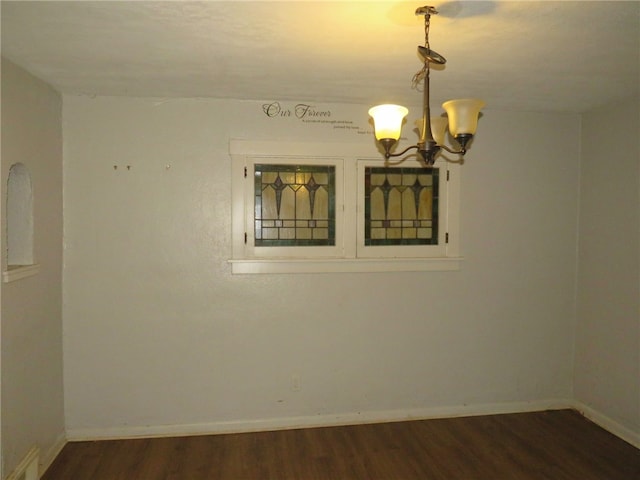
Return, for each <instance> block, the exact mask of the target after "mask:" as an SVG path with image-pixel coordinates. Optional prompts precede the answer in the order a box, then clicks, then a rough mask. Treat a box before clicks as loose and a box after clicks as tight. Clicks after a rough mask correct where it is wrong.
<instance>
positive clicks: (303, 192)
mask: <svg viewBox="0 0 640 480" xmlns="http://www.w3.org/2000/svg"><path fill="white" fill-rule="evenodd" d="M335 178H336V175H335V167H334V166H331V165H304V164H303V165H286V164H285V165H277V164H255V165H254V197H255V203H254V211H255V215H254V236H255V238H254V245H255V246H256V247H269V246H281V247H298V246H330V245H335V242H336V216H335V189H336V185H335Z"/></svg>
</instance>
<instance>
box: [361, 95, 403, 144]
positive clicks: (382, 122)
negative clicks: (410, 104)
mask: <svg viewBox="0 0 640 480" xmlns="http://www.w3.org/2000/svg"><path fill="white" fill-rule="evenodd" d="M408 113H409V110H407V109H406V108H405V107H402V106H400V105H390V104H385V105H378V106H376V107H372V108H370V109H369V115H371V116H372V117H373V127H374V129H375V135H376V140H383V139H386V138H390V139H393V140H398V139H399V138H400V131H401V130H402V121H403V120H404V117H406V116H407V114H408Z"/></svg>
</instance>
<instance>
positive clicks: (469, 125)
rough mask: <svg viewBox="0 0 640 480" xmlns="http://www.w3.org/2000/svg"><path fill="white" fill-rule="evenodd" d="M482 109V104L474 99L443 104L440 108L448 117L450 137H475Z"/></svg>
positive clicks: (450, 101)
mask: <svg viewBox="0 0 640 480" xmlns="http://www.w3.org/2000/svg"><path fill="white" fill-rule="evenodd" d="M482 107H484V102H483V101H482V100H478V99H474V98H465V99H462V100H449V101H448V102H444V103H443V104H442V108H444V109H445V111H446V112H447V116H448V117H449V131H450V132H451V135H453V136H454V138H455V137H458V136H459V135H475V133H476V130H477V128H478V116H479V115H480V109H482Z"/></svg>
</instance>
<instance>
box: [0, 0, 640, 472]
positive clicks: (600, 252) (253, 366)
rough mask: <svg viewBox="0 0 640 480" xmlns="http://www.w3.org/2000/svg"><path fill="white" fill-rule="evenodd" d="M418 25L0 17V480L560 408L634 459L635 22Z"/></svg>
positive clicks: (393, 13) (414, 6)
mask: <svg viewBox="0 0 640 480" xmlns="http://www.w3.org/2000/svg"><path fill="white" fill-rule="evenodd" d="M432 5H433V7H432V8H428V7H426V6H424V4H422V3H420V2H408V1H373V2H360V1H349V2H324V1H323V2H320V1H284V2H272V1H204V2H195V1H170V2H162V1H159V2H156V1H122V2H110V1H87V2H85V1H80V2H66V1H56V2H47V1H42V2H40V1H4V0H3V1H2V2H0V7H1V20H2V24H1V28H2V30H1V33H2V44H1V45H2V70H1V78H2V91H1V94H2V103H1V107H2V123H1V128H2V149H1V154H2V158H1V173H2V181H1V190H0V193H1V194H0V210H1V212H2V213H1V222H0V223H1V225H2V226H1V232H0V246H1V248H0V251H1V252H2V253H1V260H2V265H1V267H2V283H1V290H0V306H1V309H0V313H1V323H0V335H1V357H0V374H1V376H0V382H1V392H2V395H1V400H0V421H1V430H0V441H1V454H2V463H1V468H2V471H1V474H0V478H2V479H3V480H4V479H11V480H14V479H15V480H33V479H37V478H40V476H42V475H43V474H44V473H45V471H46V470H47V469H48V468H49V467H50V466H51V465H52V464H53V463H54V461H55V459H56V457H58V456H59V455H60V453H61V452H62V451H63V449H64V448H65V446H67V445H71V444H74V443H75V442H81V441H93V440H107V439H136V438H152V437H159V438H165V437H189V436H197V435H209V434H224V433H240V432H267V431H269V432H271V431H280V430H282V431H287V430H292V429H300V428H315V427H333V426H342V425H361V424H362V425H364V424H366V425H369V424H381V425H384V424H389V423H390V422H401V421H407V420H422V419H443V418H465V417H470V418H473V417H478V416H484V415H502V414H514V413H526V412H545V411H561V410H573V411H575V412H577V413H578V414H579V415H580V417H581V418H584V419H586V420H588V421H589V422H592V423H593V424H595V426H597V428H602V429H604V430H605V431H606V432H609V433H610V434H613V436H615V437H616V438H617V439H620V440H622V441H624V442H625V443H626V444H627V445H629V444H630V445H632V446H633V447H635V448H636V449H637V448H640V93H639V90H640V2H637V1H630V2H624V1H621V2H617V1H602V2H600V1H593V2H592V1H582V2H580V1H578V2H565V1H557V2H556V1H541V2H536V1H526V2H509V1H451V2H435V3H433V4H432ZM416 46H419V47H420V48H418V49H416ZM450 99H462V100H459V101H458V100H454V101H452V102H450V103H449V102H448V101H449V100H450ZM443 103H444V107H441V105H442V104H443ZM378 104H391V105H403V106H405V107H407V109H408V113H406V109H405V110H402V109H399V108H396V107H394V108H396V110H395V111H400V112H401V116H400V117H399V118H398V121H402V115H406V116H405V117H404V125H403V127H402V130H401V132H398V131H397V130H394V131H392V130H391V127H388V128H389V130H388V131H387V130H383V129H384V128H387V127H386V124H385V125H383V124H382V121H383V120H380V123H379V120H378V118H377V117H376V118H375V122H374V121H373V120H372V116H370V114H369V110H370V108H371V107H373V106H374V105H378ZM474 109H475V110H474ZM372 113H375V112H372ZM431 117H435V120H433V121H432V120H431ZM381 125H382V126H381ZM438 125H442V128H443V129H444V128H445V126H446V125H448V130H439V128H440V127H439V126H438ZM393 135H395V137H394V136H393ZM398 137H399V138H398ZM405 149H408V151H406V152H403V150H405ZM635 451H636V453H637V452H638V451H637V450H635ZM629 459H630V461H636V462H639V460H640V457H638V455H637V454H636V456H635V457H634V456H633V455H632V456H631V457H629ZM636 468H637V469H636V470H635V471H636V472H640V466H638V467H636ZM114 478H115V477H114ZM149 478H150V477H149ZM154 478H155V477H154ZM157 478H165V477H157ZM166 478H169V477H166ZM171 478H177V477H171ZM211 478H214V477H211ZM216 478H217V477H216ZM282 478H284V477H282ZM343 478H344V477H343ZM434 478H436V477H434ZM465 478H467V477H465ZM482 478H485V477H482ZM512 478H515V477H512ZM526 478H529V477H526ZM531 478H553V477H531ZM556 478H564V477H556ZM497 480H500V479H497Z"/></svg>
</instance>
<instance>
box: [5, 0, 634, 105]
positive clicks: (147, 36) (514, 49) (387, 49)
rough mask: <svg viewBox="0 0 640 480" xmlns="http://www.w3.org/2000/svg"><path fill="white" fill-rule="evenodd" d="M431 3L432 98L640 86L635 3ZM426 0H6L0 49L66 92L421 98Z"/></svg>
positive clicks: (520, 98)
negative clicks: (421, 10)
mask: <svg viewBox="0 0 640 480" xmlns="http://www.w3.org/2000/svg"><path fill="white" fill-rule="evenodd" d="M433 4H434V5H435V6H436V8H437V9H438V10H439V12H440V13H439V14H438V15H435V16H432V17H431V27H430V46H431V48H432V49H434V50H436V51H437V52H438V53H440V54H441V55H443V56H444V57H446V58H447V64H446V66H445V67H444V68H438V69H437V70H436V68H435V67H434V68H432V71H431V98H432V103H435V102H441V101H444V100H447V99H449V98H460V97H478V98H482V99H484V100H485V101H486V102H487V108H488V109H489V108H497V109H508V110H529V111H554V112H584V111H588V110H591V109H594V108H597V107H599V106H602V105H606V104H610V103H613V102H616V101H622V100H624V99H625V98H629V97H631V96H634V95H638V91H639V85H640V2H638V1H625V2H616V1H602V2H597V1H581V2H570V1H558V2H553V1H542V2H533V1H517V2H506V1H451V2H439V1H436V0H434V1H433ZM422 5H423V4H422V3H421V2H420V1H417V2H416V1H412V2H408V1H367V2H364V1H353V0H352V1H343V2H330V1H284V2H272V1H254V2H250V1H226V2H224V1H204V2H194V1H168V2H167V1H165V2H155V1H97V2H89V1H72V2H65V1H42V2H35V1H4V0H3V1H2V2H1V4H0V6H1V16H2V55H3V56H5V57H6V58H8V59H10V60H11V61H13V62H14V63H16V64H18V65H20V66H22V67H24V68H25V69H27V70H28V71H30V72H32V73H33V74H35V75H36V76H38V77H40V78H41V79H43V80H45V81H47V82H49V83H50V84H51V85H53V86H54V87H55V88H57V89H58V90H59V91H61V92H63V93H80V94H88V95H117V96H152V97H214V98H234V99H246V100H271V99H272V100H278V101H280V100H303V101H314V102H326V103H358V104H365V105H369V104H376V103H381V102H393V103H402V104H408V105H415V104H419V103H420V98H421V94H420V93H418V92H416V91H415V90H412V89H411V78H412V76H413V74H414V73H415V72H416V71H417V70H419V69H420V67H421V63H420V60H419V58H418V55H417V53H416V46H417V45H423V44H424V25H423V17H416V16H415V15H414V12H415V9H416V8H417V7H420V6H422Z"/></svg>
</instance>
